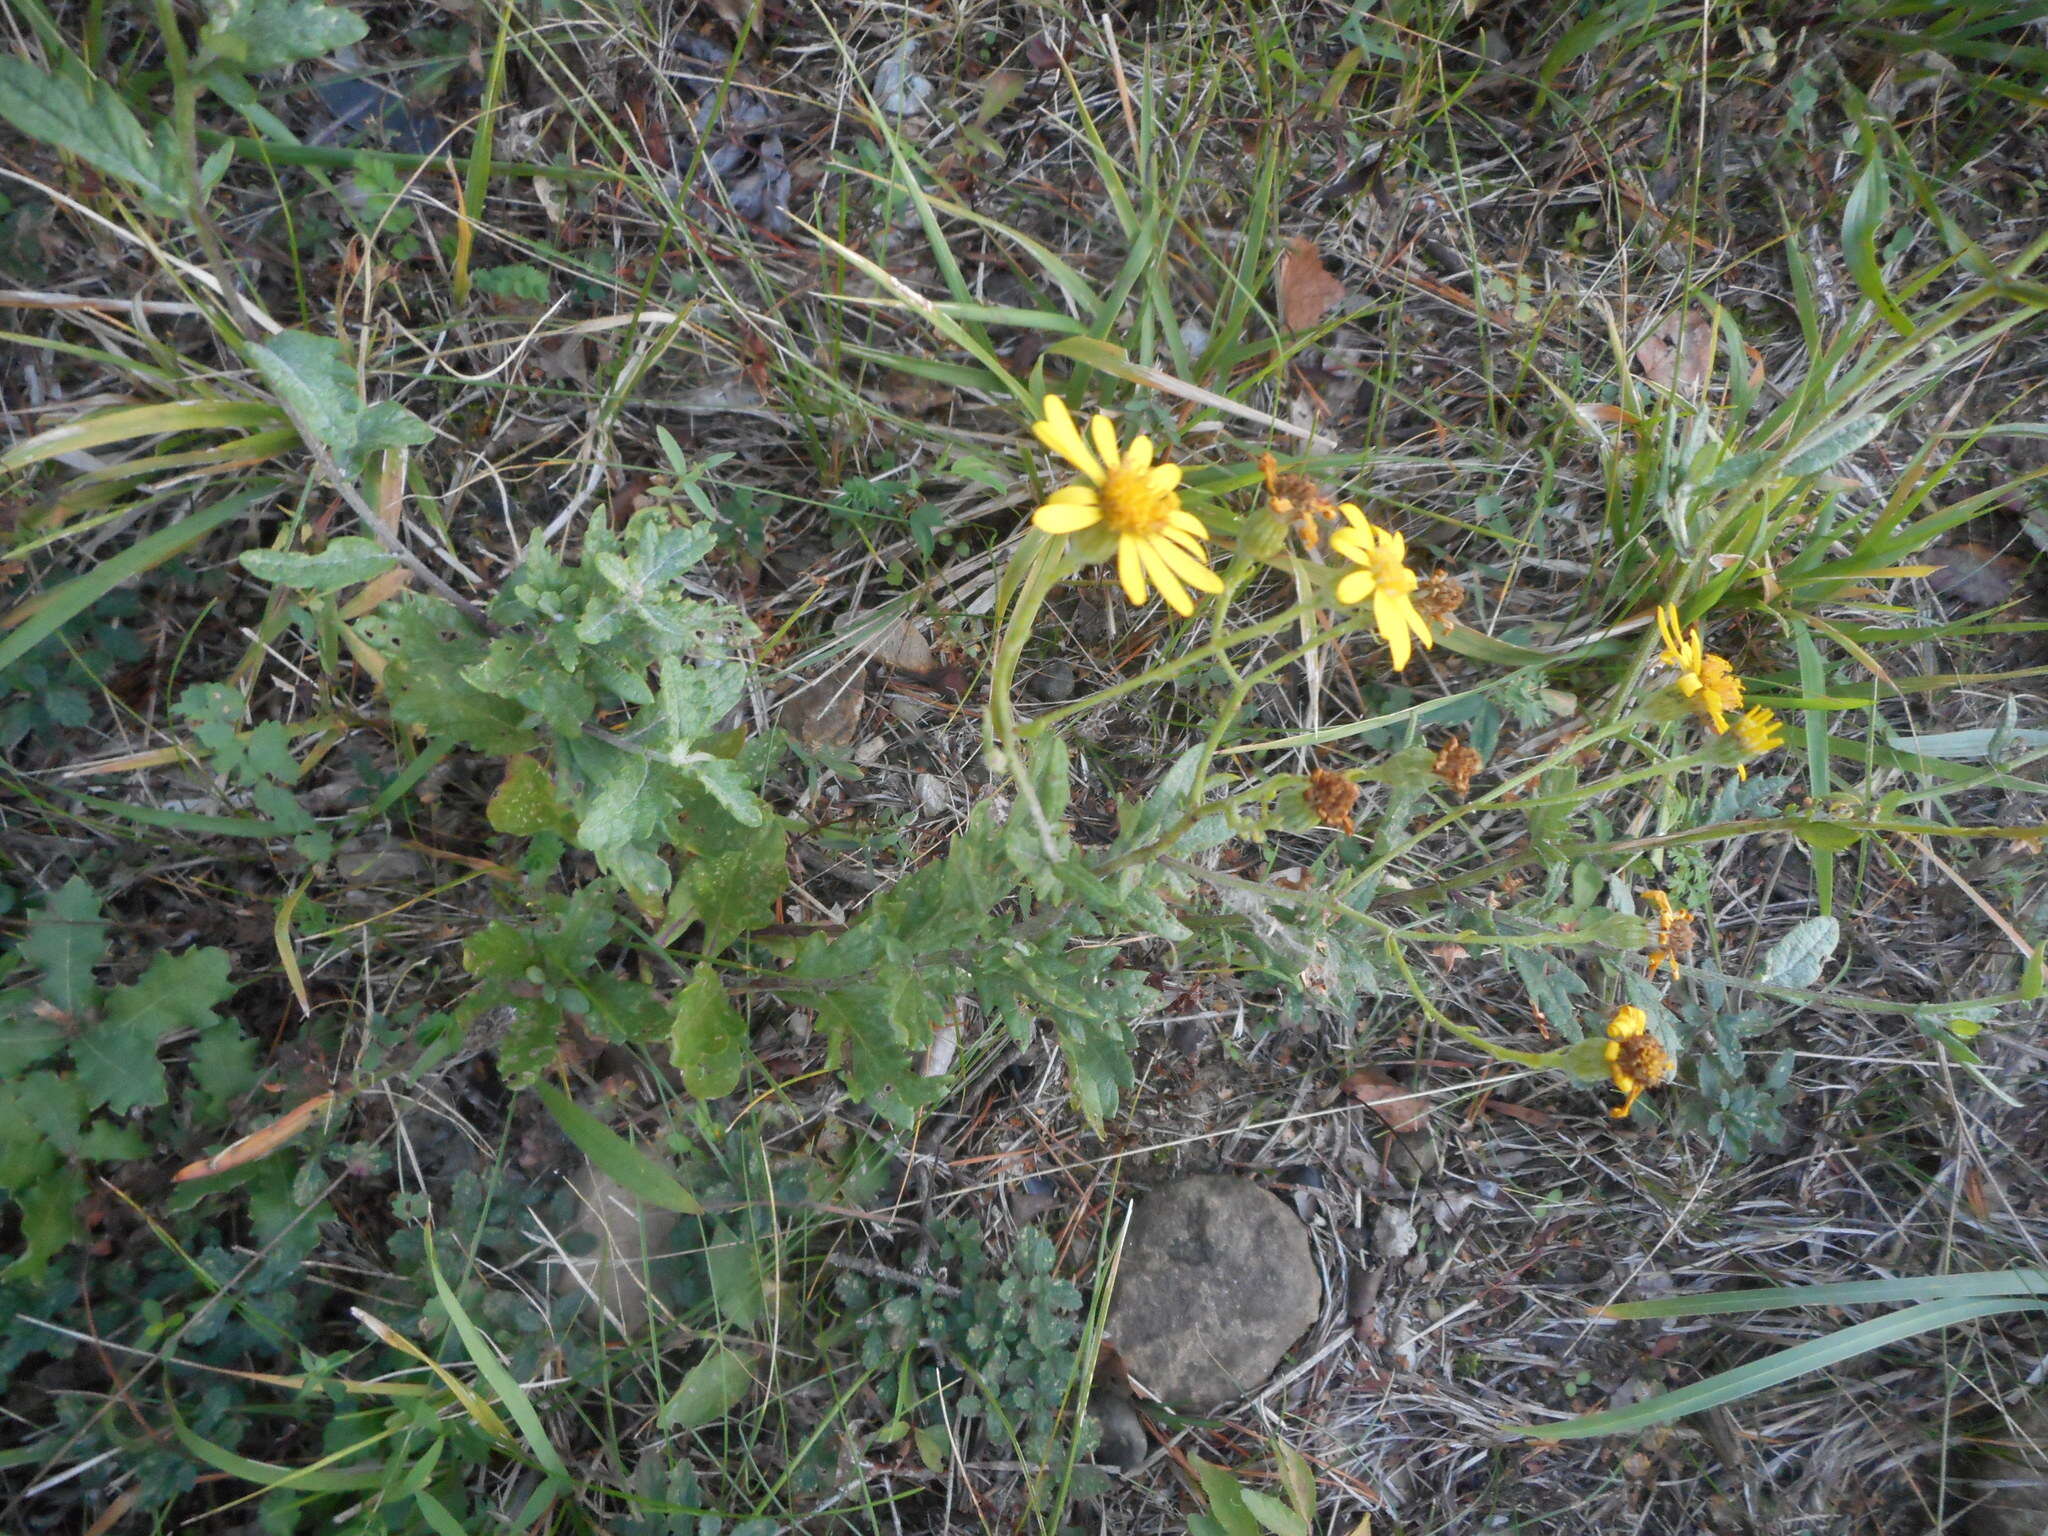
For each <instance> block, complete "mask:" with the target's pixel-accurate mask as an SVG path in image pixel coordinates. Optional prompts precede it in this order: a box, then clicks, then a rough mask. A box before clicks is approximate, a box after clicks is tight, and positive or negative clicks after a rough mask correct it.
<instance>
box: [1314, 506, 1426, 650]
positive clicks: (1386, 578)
mask: <svg viewBox="0 0 2048 1536" xmlns="http://www.w3.org/2000/svg"><path fill="white" fill-rule="evenodd" d="M1337 510H1338V511H1339V512H1341V513H1343V515H1344V522H1345V526H1344V527H1342V528H1339V529H1338V530H1337V531H1336V532H1335V533H1333V534H1331V535H1330V549H1331V551H1332V552H1333V553H1335V554H1339V555H1342V556H1343V557H1344V558H1345V559H1346V560H1349V561H1350V562H1351V563H1352V564H1353V565H1355V566H1357V567H1358V569H1357V570H1355V571H1347V572H1345V574H1344V576H1343V577H1342V578H1341V579H1340V580H1339V581H1338V583H1337V601H1338V602H1340V603H1347V604H1348V603H1362V602H1364V601H1365V600H1366V599H1367V598H1368V597H1369V598H1371V599H1372V622H1373V627H1374V628H1375V629H1377V630H1378V631H1379V632H1380V636H1381V638H1382V639H1384V640H1385V641H1386V642H1387V649H1388V651H1390V652H1391V653H1392V656H1393V662H1394V670H1395V671H1396V672H1400V671H1404V670H1406V668H1407V666H1408V658H1409V657H1410V656H1411V655H1412V654H1414V653H1413V650H1412V648H1411V647H1410V645H1409V643H1408V640H1409V636H1411V635H1412V636H1414V637H1415V638H1416V639H1417V640H1420V641H1421V642H1422V644H1423V648H1424V649H1428V648H1429V647H1431V646H1433V645H1435V644H1436V637H1435V636H1434V635H1432V634H1431V633H1430V632H1429V625H1428V624H1426V623H1424V622H1423V618H1422V615H1421V614H1420V613H1418V612H1416V610H1415V589H1416V587H1417V586H1419V585H1420V583H1419V582H1417V581H1416V579H1415V573H1414V572H1413V571H1411V570H1409V569H1408V566H1407V564H1406V561H1407V558H1408V542H1407V540H1405V539H1403V538H1402V537H1401V535H1400V534H1398V533H1392V532H1389V531H1388V530H1387V529H1385V528H1381V527H1379V526H1378V525H1377V524H1374V523H1369V522H1367V521H1366V519H1365V514H1364V513H1363V512H1361V511H1359V510H1358V508H1356V507H1354V506H1353V505H1351V503H1350V502H1348V501H1347V502H1345V503H1344V505H1343V506H1341V507H1339V508H1338V509H1337Z"/></svg>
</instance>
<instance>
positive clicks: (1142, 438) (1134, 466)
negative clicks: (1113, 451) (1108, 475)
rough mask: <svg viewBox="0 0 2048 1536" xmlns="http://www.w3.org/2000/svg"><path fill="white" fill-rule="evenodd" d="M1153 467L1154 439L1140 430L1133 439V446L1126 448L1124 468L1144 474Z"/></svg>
mask: <svg viewBox="0 0 2048 1536" xmlns="http://www.w3.org/2000/svg"><path fill="white" fill-rule="evenodd" d="M1151 467H1152V439H1151V438H1149V437H1147V436H1146V435H1145V434H1144V433H1142V432H1140V433H1139V434H1138V435H1137V436H1136V437H1134V438H1132V439H1131V446H1130V447H1128V448H1126V449H1125V450H1124V468H1125V469H1126V470H1128V471H1129V472H1130V473H1131V474H1134V475H1142V474H1144V473H1145V471H1146V470H1148V469H1150V468H1151Z"/></svg>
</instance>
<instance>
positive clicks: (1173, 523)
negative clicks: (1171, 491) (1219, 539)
mask: <svg viewBox="0 0 2048 1536" xmlns="http://www.w3.org/2000/svg"><path fill="white" fill-rule="evenodd" d="M1166 522H1167V526H1168V527H1171V528H1178V529H1179V530H1180V531H1181V532H1182V533H1187V534H1192V535H1194V537H1196V538H1198V539H1206V538H1208V537H1209V525H1208V524H1207V523H1205V522H1203V521H1202V520H1201V519H1200V518H1199V517H1197V516H1195V514H1194V513H1192V512H1183V511H1182V510H1181V509H1180V508H1179V507H1173V508H1170V509H1169V510H1168V511H1167V514H1166Z"/></svg>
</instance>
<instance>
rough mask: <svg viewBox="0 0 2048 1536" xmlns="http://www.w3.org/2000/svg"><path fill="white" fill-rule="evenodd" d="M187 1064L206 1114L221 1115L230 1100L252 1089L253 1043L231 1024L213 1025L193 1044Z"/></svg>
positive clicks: (254, 1077)
mask: <svg viewBox="0 0 2048 1536" xmlns="http://www.w3.org/2000/svg"><path fill="white" fill-rule="evenodd" d="M189 1065H190V1066H191V1069H192V1080H193V1081H194V1082H195V1083H196V1084H197V1085H198V1087H199V1093H200V1098H201V1103H202V1105H203V1107H204V1108H205V1110H206V1111H207V1113H209V1114H215V1115H218V1114H221V1113H224V1112H225V1111H226V1109H227V1107H228V1102H229V1101H230V1100H231V1099H234V1098H235V1097H237V1096H238V1095H240V1094H244V1093H247V1092H248V1091H249V1089H250V1088H252V1087H254V1086H255V1083H256V1042H255V1041H254V1040H251V1039H250V1038H249V1037H248V1036H247V1035H245V1034H243V1033H242V1032H241V1031H240V1030H239V1029H237V1028H235V1026H234V1025H233V1024H232V1023H223V1024H220V1025H217V1026H216V1027H214V1028H212V1029H209V1030H205V1031H203V1032H202V1033H201V1034H200V1036H199V1038H198V1040H197V1041H195V1042H194V1043H193V1046H192V1054H191V1057H190V1058H189Z"/></svg>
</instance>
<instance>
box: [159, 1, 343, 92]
mask: <svg viewBox="0 0 2048 1536" xmlns="http://www.w3.org/2000/svg"><path fill="white" fill-rule="evenodd" d="M209 9H210V10H211V12H212V14H211V15H209V16H208V17H207V20H206V25H205V26H203V27H201V28H200V30H199V40H200V45H201V47H202V48H203V49H204V50H205V53H206V54H207V55H210V56H211V57H213V58H216V59H221V60H224V61H225V62H227V63H229V64H233V65H234V66H236V67H237V68H239V69H242V70H246V71H248V72H249V73H251V74H260V73H261V72H263V71H264V70H267V69H280V68H282V67H283V66H285V65H287V64H297V63H300V62H301V61H303V60H306V59H318V58H322V57H325V56H326V55H327V54H330V53H332V52H334V51H335V50H336V49H337V48H346V47H348V46H349V45H350V44H351V43H360V42H361V41H362V40H363V39H364V38H365V37H367V36H368V35H369V30H370V29H369V27H368V26H366V25H365V24H364V22H363V20H362V18H361V17H359V16H354V15H351V14H350V13H349V12H347V11H344V10H341V9H339V8H337V7H335V6H331V5H322V4H320V3H319V0H213V4H212V5H211V6H210V7H209Z"/></svg>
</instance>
